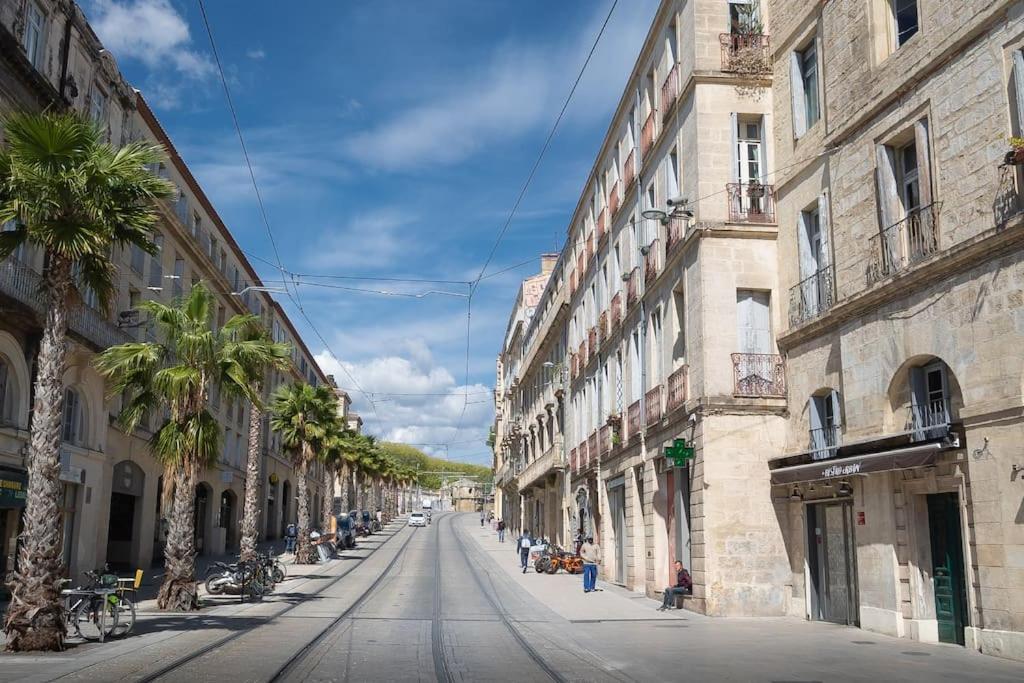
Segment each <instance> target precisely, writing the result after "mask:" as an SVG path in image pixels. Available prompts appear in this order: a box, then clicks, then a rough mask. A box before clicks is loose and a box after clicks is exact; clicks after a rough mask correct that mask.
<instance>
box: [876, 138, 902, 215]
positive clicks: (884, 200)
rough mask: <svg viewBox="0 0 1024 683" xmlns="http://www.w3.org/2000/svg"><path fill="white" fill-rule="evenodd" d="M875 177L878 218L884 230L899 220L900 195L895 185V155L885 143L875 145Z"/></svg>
mask: <svg viewBox="0 0 1024 683" xmlns="http://www.w3.org/2000/svg"><path fill="white" fill-rule="evenodd" d="M875 179H876V182H877V184H878V218H879V220H880V221H881V229H882V230H885V229H886V228H888V227H889V226H891V225H895V224H896V223H897V222H898V221H899V220H900V197H899V190H898V189H897V187H896V157H895V154H894V152H893V150H892V148H890V147H887V146H886V145H878V146H877V147H875Z"/></svg>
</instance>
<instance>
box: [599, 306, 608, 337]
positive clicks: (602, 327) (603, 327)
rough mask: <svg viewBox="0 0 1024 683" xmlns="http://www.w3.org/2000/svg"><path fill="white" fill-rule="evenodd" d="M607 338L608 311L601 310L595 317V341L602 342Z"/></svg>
mask: <svg viewBox="0 0 1024 683" xmlns="http://www.w3.org/2000/svg"><path fill="white" fill-rule="evenodd" d="M607 338H608V311H601V315H600V316H599V317H598V319H597V342H598V343H599V344H603V343H604V340H605V339H607Z"/></svg>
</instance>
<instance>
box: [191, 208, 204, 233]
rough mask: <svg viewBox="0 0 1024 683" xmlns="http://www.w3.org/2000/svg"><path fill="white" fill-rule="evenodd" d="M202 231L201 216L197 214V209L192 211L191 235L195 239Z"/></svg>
mask: <svg viewBox="0 0 1024 683" xmlns="http://www.w3.org/2000/svg"><path fill="white" fill-rule="evenodd" d="M202 232H203V217H202V216H200V215H199V212H198V211H193V212H192V237H193V238H194V239H196V240H198V239H199V235H201V234H202Z"/></svg>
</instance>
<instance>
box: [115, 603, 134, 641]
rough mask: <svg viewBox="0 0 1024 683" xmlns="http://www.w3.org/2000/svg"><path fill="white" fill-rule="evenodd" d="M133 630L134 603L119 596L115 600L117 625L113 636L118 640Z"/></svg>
mask: <svg viewBox="0 0 1024 683" xmlns="http://www.w3.org/2000/svg"><path fill="white" fill-rule="evenodd" d="M133 628H135V603H134V602H132V601H131V600H129V599H128V598H126V597H124V596H121V597H119V598H118V599H117V625H116V627H115V628H114V631H113V635H115V636H117V637H118V638H120V637H121V636H126V635H128V634H129V633H131V632H132V629H133Z"/></svg>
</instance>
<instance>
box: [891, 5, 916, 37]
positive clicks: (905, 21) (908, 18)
mask: <svg viewBox="0 0 1024 683" xmlns="http://www.w3.org/2000/svg"><path fill="white" fill-rule="evenodd" d="M890 7H891V8H892V23H893V27H894V28H895V38H896V47H897V48H898V47H900V46H902V45H903V44H904V43H906V42H907V41H908V40H910V38H911V37H912V36H913V35H914V34H915V33H917V29H918V24H917V0H890Z"/></svg>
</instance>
